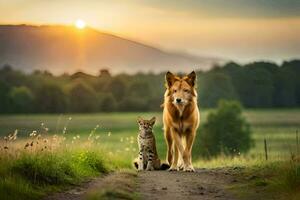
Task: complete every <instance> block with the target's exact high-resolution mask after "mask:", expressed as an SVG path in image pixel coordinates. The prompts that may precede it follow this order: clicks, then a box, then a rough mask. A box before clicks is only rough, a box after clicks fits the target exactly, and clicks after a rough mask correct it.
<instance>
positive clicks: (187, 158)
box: [182, 131, 196, 172]
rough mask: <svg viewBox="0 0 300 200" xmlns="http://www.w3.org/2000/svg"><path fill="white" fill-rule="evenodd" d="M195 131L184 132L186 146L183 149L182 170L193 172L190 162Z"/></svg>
mask: <svg viewBox="0 0 300 200" xmlns="http://www.w3.org/2000/svg"><path fill="white" fill-rule="evenodd" d="M195 134H196V133H195V131H193V132H190V133H187V134H186V137H185V139H186V147H185V149H184V152H183V154H182V155H183V156H182V158H183V162H184V166H183V171H187V172H194V171H195V169H194V167H193V164H192V147H193V143H194V139H195Z"/></svg>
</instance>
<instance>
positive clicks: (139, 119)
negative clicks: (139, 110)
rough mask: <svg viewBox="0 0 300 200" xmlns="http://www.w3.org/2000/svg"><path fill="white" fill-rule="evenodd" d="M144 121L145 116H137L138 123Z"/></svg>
mask: <svg viewBox="0 0 300 200" xmlns="http://www.w3.org/2000/svg"><path fill="white" fill-rule="evenodd" d="M142 122H143V118H142V117H140V116H138V118H137V123H138V124H142Z"/></svg>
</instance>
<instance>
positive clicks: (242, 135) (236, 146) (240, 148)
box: [195, 100, 253, 157]
mask: <svg viewBox="0 0 300 200" xmlns="http://www.w3.org/2000/svg"><path fill="white" fill-rule="evenodd" d="M252 144H253V141H252V139H251V130H250V126H249V124H248V123H247V122H246V120H245V119H244V118H243V117H242V108H241V105H240V104H239V103H238V102H235V101H224V100H222V101H220V102H219V104H218V107H217V110H216V111H212V112H210V113H209V114H208V118H207V122H206V123H205V124H204V125H203V126H202V128H201V129H200V135H199V139H198V140H197V142H196V148H195V149H196V151H198V152H197V153H200V154H201V155H203V156H205V157H211V156H217V155H219V154H220V153H222V152H223V153H225V154H227V155H237V154H239V153H244V152H247V151H248V150H249V149H250V147H251V146H252Z"/></svg>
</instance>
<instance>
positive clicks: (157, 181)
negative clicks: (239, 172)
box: [45, 168, 236, 200]
mask: <svg viewBox="0 0 300 200" xmlns="http://www.w3.org/2000/svg"><path fill="white" fill-rule="evenodd" d="M234 173H236V169H223V168H220V169H197V170H196V172H195V173H191V172H182V171H181V172H168V171H151V172H149V171H143V172H139V173H138V174H137V175H136V174H135V173H132V172H130V173H128V172H119V173H112V174H109V175H106V176H103V177H100V178H96V179H92V180H90V181H87V182H85V183H83V184H81V185H80V186H75V187H74V188H72V189H70V190H68V191H65V192H61V193H57V194H53V195H51V196H48V197H46V198H45V200H71V199H72V200H73V199H74V200H82V199H87V196H88V194H93V193H94V194H95V195H96V196H98V198H95V199H103V197H106V198H105V199H131V198H133V197H136V196H138V197H140V199H143V200H144V199H146V200H147V199H151V200H153V199H154V200H155V199H164V200H169V199H170V200H175V199H201V200H215V199H216V200H234V199H235V198H233V196H232V195H231V194H230V192H228V190H227V189H226V187H227V186H228V185H230V184H232V183H235V182H236V180H235V178H234V177H235V176H234V175H233V174H234ZM107 191H109V192H107ZM112 191H113V192H112ZM105 192H107V193H105ZM100 194H101V195H110V196H101V195H100ZM132 194H136V196H132ZM99 195H100V196H99ZM101 197H102V198H101Z"/></svg>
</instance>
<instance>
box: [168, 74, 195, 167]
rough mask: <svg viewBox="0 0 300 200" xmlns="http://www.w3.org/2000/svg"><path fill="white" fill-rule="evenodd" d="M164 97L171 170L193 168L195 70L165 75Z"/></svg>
mask: <svg viewBox="0 0 300 200" xmlns="http://www.w3.org/2000/svg"><path fill="white" fill-rule="evenodd" d="M166 88H167V89H166V92H165V96H164V105H163V106H164V111H163V123H164V135H165V139H166V143H167V147H168V150H167V161H168V162H169V164H170V166H171V167H170V169H169V170H171V171H174V170H179V169H183V170H184V171H189V172H192V171H195V170H194V168H193V165H192V146H193V142H194V139H195V136H196V131H197V128H198V126H199V121H200V115H199V109H198V105H197V92H196V89H195V88H196V73H195V72H194V71H193V72H192V73H190V74H188V75H186V76H184V77H178V76H175V75H173V74H172V73H171V72H167V74H166Z"/></svg>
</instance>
